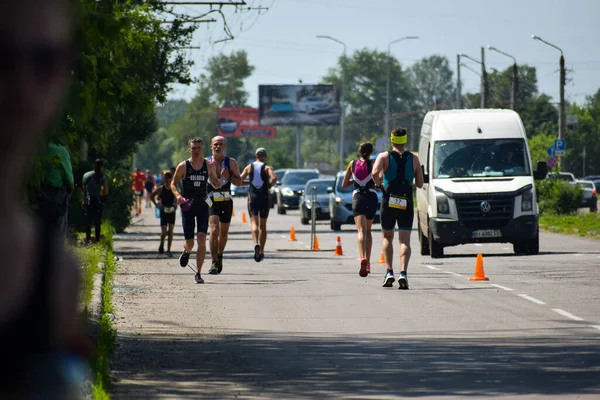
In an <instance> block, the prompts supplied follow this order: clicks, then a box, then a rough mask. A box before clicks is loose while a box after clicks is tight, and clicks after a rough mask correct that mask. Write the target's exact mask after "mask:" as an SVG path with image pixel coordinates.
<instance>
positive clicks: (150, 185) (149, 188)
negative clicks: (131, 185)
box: [145, 182, 154, 194]
mask: <svg viewBox="0 0 600 400" xmlns="http://www.w3.org/2000/svg"><path fill="white" fill-rule="evenodd" d="M145 187H146V192H148V194H150V193H152V190H153V189H154V183H152V182H146V183H145Z"/></svg>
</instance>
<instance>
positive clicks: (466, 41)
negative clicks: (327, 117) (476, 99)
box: [169, 0, 600, 107]
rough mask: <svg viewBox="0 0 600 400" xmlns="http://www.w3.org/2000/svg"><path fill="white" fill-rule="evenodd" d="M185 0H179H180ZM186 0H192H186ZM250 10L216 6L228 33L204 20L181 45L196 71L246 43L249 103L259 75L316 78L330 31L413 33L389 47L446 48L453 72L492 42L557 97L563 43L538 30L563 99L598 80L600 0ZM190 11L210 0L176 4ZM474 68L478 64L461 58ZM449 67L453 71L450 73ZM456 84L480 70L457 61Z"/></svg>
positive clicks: (331, 2)
mask: <svg viewBox="0 0 600 400" xmlns="http://www.w3.org/2000/svg"><path fill="white" fill-rule="evenodd" d="M184 1H186V0H184ZM190 1H192V0H190ZM246 3H247V4H248V6H250V7H254V8H258V7H266V8H268V10H262V11H259V10H251V11H246V12H244V13H240V12H238V13H235V12H234V10H235V8H234V7H231V6H229V7H227V6H226V7H223V9H222V10H223V12H224V14H225V16H226V19H227V21H228V22H229V26H230V29H231V31H232V33H233V35H234V37H235V38H234V39H233V40H230V41H226V42H221V43H214V42H216V41H217V40H219V39H222V38H224V37H225V34H224V32H223V24H222V23H221V22H220V21H219V22H217V23H211V24H203V26H201V28H200V29H199V30H198V31H197V32H196V34H195V37H194V42H193V44H192V45H193V46H200V47H201V48H200V49H199V50H187V51H188V56H189V57H190V59H192V60H193V61H194V62H195V65H194V67H193V68H192V75H193V76H195V77H197V76H199V75H200V74H201V73H202V72H203V67H204V66H205V65H206V63H207V60H208V59H209V58H210V57H211V56H213V55H216V54H219V53H221V52H225V53H231V52H232V51H235V50H241V49H243V50H246V51H247V53H248V58H249V62H250V64H251V65H253V66H254V67H255V70H254V73H253V74H252V76H250V77H249V78H248V79H247V80H246V82H245V86H246V90H247V91H248V92H249V93H250V99H249V105H251V106H254V107H256V106H257V104H258V85H259V84H295V83H298V80H299V79H301V80H302V81H303V82H304V83H305V84H309V83H320V82H321V79H322V77H323V76H325V75H326V74H327V71H328V69H329V68H331V67H334V66H335V65H336V62H337V59H338V57H339V56H340V55H341V54H342V51H343V46H342V45H340V44H338V43H335V42H333V41H330V40H327V39H318V38H316V36H317V35H328V36H331V37H334V38H336V39H338V40H340V41H342V42H344V43H345V44H346V46H347V51H348V54H351V53H352V52H354V51H355V50H358V49H362V48H369V49H378V50H380V51H386V50H387V46H388V43H389V42H391V41H393V40H395V39H397V38H401V37H404V36H418V37H419V39H418V40H405V41H402V42H399V43H395V44H393V45H392V46H391V55H392V56H394V57H396V58H397V59H398V60H399V61H400V63H401V64H402V65H403V66H410V65H412V64H413V63H414V62H416V61H418V60H419V59H421V58H423V57H427V56H430V55H433V54H439V55H443V56H446V57H447V58H448V59H449V61H450V64H451V67H452V69H453V71H454V72H455V73H456V54H457V53H465V54H467V55H469V56H471V57H473V58H476V59H480V58H481V47H482V46H484V47H487V46H488V45H492V46H494V47H495V48H497V49H499V50H501V51H503V52H505V53H508V54H510V55H512V56H513V57H515V58H516V60H517V63H519V64H528V65H531V66H535V67H536V68H537V77H538V88H539V91H540V92H541V93H546V94H548V95H550V96H551V97H552V98H553V99H554V100H555V101H556V102H558V96H559V64H558V62H559V57H560V52H559V51H558V50H556V49H555V48H552V47H550V46H548V45H546V44H544V43H542V42H539V41H534V40H532V38H531V35H532V34H535V35H537V36H539V37H541V38H543V39H544V40H546V41H548V42H550V43H552V44H554V45H556V46H558V47H560V48H561V49H562V51H563V53H564V56H565V63H566V67H567V85H566V88H565V98H566V100H567V101H570V102H576V103H579V104H582V103H583V102H584V101H585V97H586V96H587V95H591V94H594V93H595V92H596V91H597V90H598V89H599V88H600V20H599V17H600V1H599V0H570V1H564V0H501V1H494V2H491V1H487V0H486V1H483V0H424V1H414V0H411V1H405V0H370V1H366V0H362V1H361V0H246ZM177 7H178V8H177V10H178V11H179V12H185V13H187V14H189V15H191V16H196V15H199V14H202V13H204V12H206V11H207V10H208V7H207V6H177ZM485 61H486V66H487V68H488V72H491V68H492V67H493V68H496V69H498V70H504V69H505V68H507V67H509V66H510V65H512V60H511V59H510V58H507V57H506V56H503V55H501V54H498V53H496V52H493V51H489V50H487V48H486V51H485ZM463 62H465V63H466V64H468V65H469V66H470V67H472V68H474V69H476V70H480V69H481V67H480V65H479V64H476V63H474V62H472V61H468V60H463ZM455 77H456V75H455ZM461 80H462V82H463V94H464V93H467V92H478V91H479V82H480V78H479V76H477V75H476V74H475V73H473V72H471V71H469V70H468V69H465V68H461ZM173 89H174V90H173V91H172V92H171V94H170V96H169V98H170V99H176V98H183V99H186V100H190V99H191V98H192V97H193V96H194V95H195V94H196V86H195V85H192V86H183V85H175V86H174V87H173Z"/></svg>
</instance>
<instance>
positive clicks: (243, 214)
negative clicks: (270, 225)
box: [242, 212, 248, 224]
mask: <svg viewBox="0 0 600 400" xmlns="http://www.w3.org/2000/svg"><path fill="white" fill-rule="evenodd" d="M246 222H248V220H247V219H246V213H245V212H243V213H242V224H245V223H246Z"/></svg>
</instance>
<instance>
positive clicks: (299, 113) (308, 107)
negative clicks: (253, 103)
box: [258, 85, 340, 126]
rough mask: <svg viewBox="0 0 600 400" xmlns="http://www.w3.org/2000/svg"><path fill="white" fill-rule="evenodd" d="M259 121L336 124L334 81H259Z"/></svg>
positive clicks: (337, 118)
mask: <svg viewBox="0 0 600 400" xmlns="http://www.w3.org/2000/svg"><path fill="white" fill-rule="evenodd" d="M258 110H259V111H258V113H259V121H260V124H261V125H274V126H277V125H294V126H306V125H339V123H340V101H339V96H338V91H337V89H336V87H335V86H333V85H259V86H258Z"/></svg>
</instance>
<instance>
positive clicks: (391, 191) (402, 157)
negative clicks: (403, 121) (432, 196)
mask: <svg viewBox="0 0 600 400" xmlns="http://www.w3.org/2000/svg"><path fill="white" fill-rule="evenodd" d="M407 139H408V134H407V132H406V129H404V128H394V129H393V130H392V132H391V134H390V141H391V143H392V151H386V152H384V153H379V155H378V156H377V159H376V160H375V165H374V166H373V172H372V174H373V180H374V181H375V185H376V186H377V188H379V189H380V190H382V191H383V198H382V201H381V211H380V218H381V232H382V234H383V252H384V255H385V263H386V267H387V272H386V274H385V278H384V280H383V287H391V286H392V285H393V283H394V281H395V278H394V270H393V256H394V248H393V240H394V229H395V227H396V224H397V225H398V240H399V242H400V278H398V285H399V288H398V289H405V290H406V289H408V277H407V271H408V261H409V260H410V254H411V248H410V234H411V232H412V226H413V220H414V201H413V182H414V184H415V185H416V186H417V187H418V188H421V187H423V171H421V162H420V161H419V157H417V156H416V155H414V154H413V153H411V152H410V151H406V149H405V144H406V142H407Z"/></svg>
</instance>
